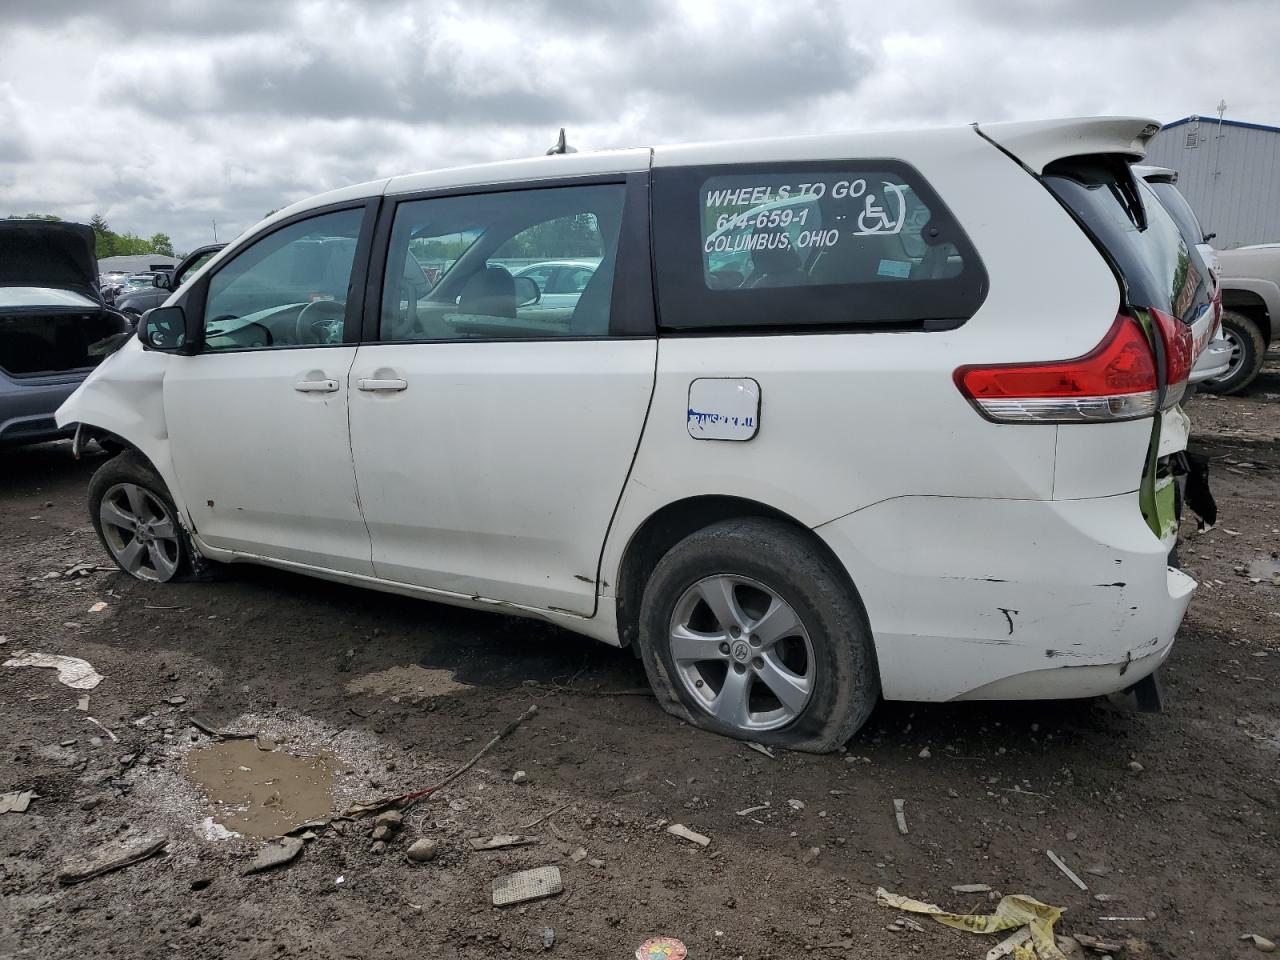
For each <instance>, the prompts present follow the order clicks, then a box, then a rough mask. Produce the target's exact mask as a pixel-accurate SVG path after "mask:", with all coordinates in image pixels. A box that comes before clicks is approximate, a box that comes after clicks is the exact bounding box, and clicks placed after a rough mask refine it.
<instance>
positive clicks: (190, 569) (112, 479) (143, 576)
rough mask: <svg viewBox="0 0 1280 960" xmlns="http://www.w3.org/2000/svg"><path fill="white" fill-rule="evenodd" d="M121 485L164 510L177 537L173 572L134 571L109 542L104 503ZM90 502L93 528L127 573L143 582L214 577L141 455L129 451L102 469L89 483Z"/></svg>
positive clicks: (163, 515) (208, 564)
mask: <svg viewBox="0 0 1280 960" xmlns="http://www.w3.org/2000/svg"><path fill="white" fill-rule="evenodd" d="M119 484H133V485H135V486H137V487H141V488H142V489H143V490H144V491H146V493H147V494H149V495H150V497H151V498H154V499H153V500H151V501H148V502H149V504H150V505H151V506H152V507H155V506H157V505H158V506H159V507H160V508H161V509H160V511H159V512H160V513H161V514H162V517H161V518H162V519H164V520H167V521H168V522H169V523H171V524H172V529H173V530H174V532H175V534H176V536H175V537H174V540H175V541H176V564H175V566H174V569H173V571H172V573H170V572H168V570H167V569H164V570H158V569H157V568H156V565H155V564H152V565H151V566H150V567H149V568H144V569H142V570H140V571H138V572H134V571H131V570H129V569H128V568H127V567H126V566H125V565H124V564H123V563H122V562H121V560H120V558H119V557H118V556H117V547H116V546H113V544H112V543H110V542H108V534H107V533H106V532H105V531H104V529H103V526H104V525H103V520H102V510H103V500H104V499H105V498H106V497H107V495H108V494H109V493H110V492H111V491H113V490H114V489H116V488H117V486H118V485H119ZM88 499H89V518H90V520H92V521H93V529H94V531H95V532H96V533H97V534H98V540H99V541H101V543H102V546H103V548H104V549H105V550H106V551H107V554H108V555H109V556H110V557H111V559H112V560H113V561H115V563H116V566H118V567H120V569H121V570H123V571H124V572H125V573H128V574H130V575H131V576H134V577H136V578H137V579H139V580H149V581H152V582H159V583H165V582H169V581H181V580H204V579H210V578H211V577H212V575H213V569H212V566H211V564H210V562H209V561H208V560H206V559H205V558H204V557H202V556H201V555H200V553H199V551H197V550H196V549H195V546H194V545H193V544H192V542H191V537H190V535H189V534H188V533H187V530H186V528H185V527H184V526H183V525H182V523H181V522H180V521H179V519H178V509H177V507H175V506H174V503H173V497H171V496H170V495H169V488H168V487H167V486H165V482H164V481H163V480H162V479H161V478H160V475H159V474H158V473H156V472H155V470H154V469H153V468H152V467H151V464H149V463H148V462H147V460H146V458H145V457H143V456H142V455H141V454H139V453H138V452H136V451H134V450H126V451H125V452H123V453H120V454H118V455H116V456H114V457H112V458H111V459H110V460H108V461H107V462H106V463H104V464H103V465H102V466H101V467H99V468H98V469H97V470H96V471H95V472H94V474H93V477H92V478H91V479H90V480H89V498H88ZM115 535H118V534H113V536H115Z"/></svg>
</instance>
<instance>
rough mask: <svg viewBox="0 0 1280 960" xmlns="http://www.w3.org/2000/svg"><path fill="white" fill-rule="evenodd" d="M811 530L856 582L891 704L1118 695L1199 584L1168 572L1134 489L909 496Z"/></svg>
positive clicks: (1156, 653) (1152, 660) (1150, 663)
mask: <svg viewBox="0 0 1280 960" xmlns="http://www.w3.org/2000/svg"><path fill="white" fill-rule="evenodd" d="M816 532H817V533H818V534H819V535H821V536H822V537H823V538H824V539H825V540H826V542H827V543H828V545H830V547H831V549H832V550H833V551H834V552H835V554H836V556H837V557H839V558H840V560H841V561H842V562H843V563H844V564H845V566H846V568H847V569H848V571H849V574H850V576H851V577H852V579H853V582H854V583H855V584H856V585H857V588H858V590H859V592H860V594H861V596H862V599H863V602H864V604H865V606H866V609H867V615H868V618H869V620H870V622H871V630H872V634H873V636H874V638H875V645H876V655H877V658H878V660H879V666H880V675H881V684H882V686H883V689H884V694H885V696H886V698H888V699H893V700H926V701H945V700H1024V699H1057V698H1071V697H1092V696H1098V695H1102V694H1108V693H1113V692H1116V691H1120V690H1124V689H1126V688H1128V687H1131V686H1133V684H1135V683H1137V682H1138V681H1140V680H1142V679H1143V677H1145V676H1148V675H1149V674H1151V673H1152V672H1153V671H1154V670H1155V669H1156V668H1157V667H1159V666H1160V664H1161V663H1163V662H1164V660H1165V659H1166V658H1167V657H1168V655H1169V652H1170V650H1171V648H1172V645H1173V640H1174V636H1175V635H1176V633H1177V630H1178V626H1179V625H1180V624H1181V622H1182V618H1183V615H1184V614H1185V613H1186V609H1187V605H1188V604H1189V603H1190V600H1191V595H1192V593H1193V592H1194V590H1195V586H1196V584H1195V581H1194V580H1192V579H1191V578H1190V577H1188V576H1187V575H1186V574H1184V573H1182V572H1181V571H1178V570H1174V569H1172V568H1170V567H1168V566H1167V563H1166V558H1167V550H1168V546H1167V545H1166V544H1163V543H1161V541H1160V540H1158V539H1157V538H1156V537H1155V536H1154V535H1153V534H1152V532H1151V529H1150V527H1148V526H1147V524H1146V522H1145V521H1144V520H1143V518H1142V513H1141V510H1140V508H1139V505H1138V495H1137V493H1136V492H1134V493H1128V494H1122V495H1119V496H1113V497H1097V498H1089V499H1081V500H1049V501H1037V500H977V499H964V498H953V497H901V498H898V499H895V500H888V501H884V502H882V503H879V504H875V505H873V506H871V507H868V508H866V509H864V510H860V511H858V512H856V513H853V514H850V515H848V516H846V517H842V518H840V519H838V520H835V521H832V522H831V523H828V524H824V525H822V526H820V527H818V528H817V531H816ZM865 544H875V545H877V548H876V550H875V552H874V553H872V552H870V551H868V550H867V549H865V548H864V546H863V545H865ZM886 544H889V545H891V546H888V547H886V546H885V545H886Z"/></svg>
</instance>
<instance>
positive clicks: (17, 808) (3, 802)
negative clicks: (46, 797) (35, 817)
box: [0, 790, 40, 813]
mask: <svg viewBox="0 0 1280 960" xmlns="http://www.w3.org/2000/svg"><path fill="white" fill-rule="evenodd" d="M38 796H40V794H38V793H36V792H35V791H34V790H11V791H10V792H9V793H0V813H26V812H27V807H29V806H30V805H31V801H32V800H34V799H36V798H37V797H38Z"/></svg>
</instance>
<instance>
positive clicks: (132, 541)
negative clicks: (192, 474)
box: [89, 451, 204, 583]
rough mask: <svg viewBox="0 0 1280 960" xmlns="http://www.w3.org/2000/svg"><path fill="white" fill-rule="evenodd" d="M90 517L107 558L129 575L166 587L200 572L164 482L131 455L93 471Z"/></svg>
mask: <svg viewBox="0 0 1280 960" xmlns="http://www.w3.org/2000/svg"><path fill="white" fill-rule="evenodd" d="M89 515H90V517H91V518H92V520H93V527H94V529H95V530H96V531H97V533H98V538H99V539H100V540H101V541H102V545H103V546H104V547H106V548H107V552H108V553H109V554H111V559H112V560H114V561H115V562H116V564H117V566H119V567H120V569H121V570H123V571H125V573H128V574H129V575H130V576H133V577H136V578H137V579H139V580H151V581H155V582H158V583H165V582H168V581H170V580H173V579H176V578H180V577H181V576H182V575H183V574H191V573H195V572H198V571H199V570H201V569H202V568H203V565H204V562H203V560H202V559H201V558H199V557H198V555H197V554H196V552H195V550H194V548H193V547H192V545H191V539H190V537H188V536H187V532H186V530H184V529H183V527H182V524H181V523H179V522H178V511H177V508H176V507H174V505H173V499H172V498H171V497H170V496H169V490H168V488H167V487H166V486H165V484H164V481H163V480H161V479H160V476H159V475H158V474H157V473H156V472H155V471H154V470H153V469H152V468H151V466H150V465H149V464H148V463H147V462H146V461H145V460H143V459H142V457H140V456H138V455H137V454H136V453H133V452H132V451H129V452H125V453H122V454H120V455H118V456H115V457H113V458H112V459H110V460H108V461H107V462H106V463H105V464H103V465H102V466H101V467H100V468H99V469H98V470H97V472H96V473H94V475H93V479H92V480H90V481H89Z"/></svg>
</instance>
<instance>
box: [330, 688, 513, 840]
mask: <svg viewBox="0 0 1280 960" xmlns="http://www.w3.org/2000/svg"><path fill="white" fill-rule="evenodd" d="M537 712H538V706H537V704H534V705H533V706H531V707H530V708H529V709H528V710H526V711H525V712H524V713H522V714H520V716H518V717H516V718H515V719H514V720H512V721H511V722H510V723H508V724H507V725H506V726H505V727H503V728H502V729H501V730H499V731H498V733H497V734H496V735H495V736H494V738H493V739H492V740H490V741H489V742H488V743H486V744H485V745H484V746H483V747H481V748H480V750H479V751H477V752H476V754H475V755H474V756H472V758H471V759H470V760H468V761H467V762H466V763H464V764H463V765H462V766H460V767H458V769H456V770H454V771H453V773H451V774H449V775H448V776H447V777H445V778H444V779H443V780H441V781H440V782H439V783H436V784H432V785H431V786H429V787H424V788H422V789H421V790H413V791H410V792H409V793H398V794H395V795H394V796H390V797H378V798H377V799H374V800H364V801H362V802H360V803H354V804H352V805H351V806H349V807H347V809H346V810H344V811H343V814H342V815H343V816H346V817H366V816H369V815H370V814H373V813H378V812H380V811H382V810H387V809H389V808H391V807H397V808H399V809H401V810H407V809H408V808H409V807H411V806H413V804H415V803H417V802H418V801H419V800H421V799H422V798H423V797H427V796H430V795H431V794H433V793H436V792H437V791H439V790H443V789H444V788H445V787H446V786H448V785H449V784H450V783H452V782H453V781H454V780H456V779H458V777H460V776H462V775H463V774H464V773H466V772H467V771H468V770H470V769H471V768H472V767H473V766H475V765H476V763H477V762H479V760H480V758H481V757H483V756H484V755H485V754H486V753H488V752H489V751H490V750H492V749H493V748H494V747H496V746H497V745H498V743H499V742H500V741H501V740H502V739H503V738H505V737H507V736H509V735H510V734H511V733H512V731H514V730H515V729H516V727H518V726H520V724H522V723H524V722H525V721H526V720H528V719H529V718H530V717H533V716H534V715H536V714H537Z"/></svg>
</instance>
